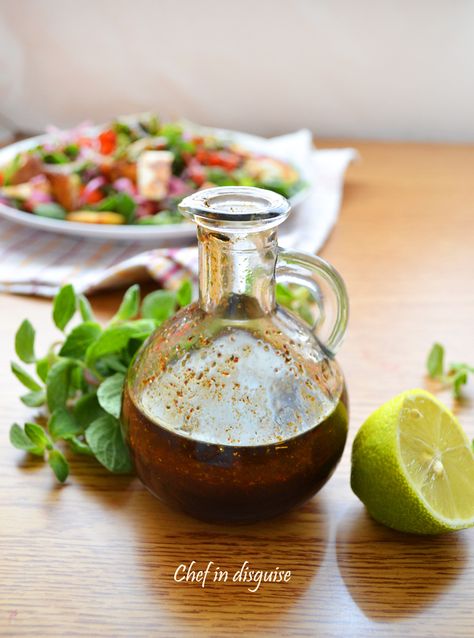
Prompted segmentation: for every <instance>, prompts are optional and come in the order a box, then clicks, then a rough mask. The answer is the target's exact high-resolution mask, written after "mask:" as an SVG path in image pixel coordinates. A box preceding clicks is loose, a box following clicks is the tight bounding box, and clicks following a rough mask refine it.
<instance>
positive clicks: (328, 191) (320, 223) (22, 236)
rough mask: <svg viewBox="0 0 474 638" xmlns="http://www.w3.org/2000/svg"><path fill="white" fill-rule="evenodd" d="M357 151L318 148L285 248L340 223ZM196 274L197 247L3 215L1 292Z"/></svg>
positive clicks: (44, 291)
mask: <svg viewBox="0 0 474 638" xmlns="http://www.w3.org/2000/svg"><path fill="white" fill-rule="evenodd" d="M355 156H356V152H355V151H354V149H349V148H346V149H329V150H315V151H314V152H313V153H312V155H311V167H310V169H311V174H312V176H313V183H312V188H311V191H310V193H309V195H308V197H307V199H306V200H305V201H304V202H303V203H302V204H300V205H299V206H298V207H297V208H296V209H295V211H294V212H293V214H292V215H290V217H289V219H288V220H287V221H286V222H285V223H284V224H283V226H282V227H281V230H280V233H279V235H280V244H281V245H282V246H283V247H285V248H293V249H298V250H303V251H306V252H312V253H314V252H317V251H318V250H319V249H320V248H321V246H322V245H323V243H324V241H325V240H326V238H327V237H328V235H329V233H330V232H331V229H332V228H333V226H334V224H335V223H336V221H337V217H338V214H339V208H340V202H341V197H342V190H343V183H344V173H345V170H346V168H347V166H348V164H349V163H350V162H351V160H352V159H354V157H355ZM65 223H67V222H65ZM196 273H197V250H196V247H195V246H187V247H173V248H160V249H156V250H150V249H149V244H145V245H144V244H140V243H139V242H131V243H128V244H123V243H114V242H111V241H96V240H91V239H85V238H76V237H67V236H63V235H56V234H53V233H49V232H43V231H38V230H36V229H30V228H25V227H23V226H19V225H17V224H15V223H13V222H11V221H9V220H6V219H0V292H10V293H17V294H33V295H40V296H45V297H51V296H53V295H54V294H55V293H56V291H57V290H58V288H59V287H60V286H61V285H63V284H65V283H72V284H73V285H74V287H75V289H76V290H77V291H78V292H82V293H90V292H94V291H97V290H102V289H106V288H117V287H121V286H125V285H128V284H130V283H131V282H135V281H143V280H145V279H147V278H148V279H149V278H152V279H155V280H156V281H157V282H158V283H159V284H160V285H161V286H164V287H170V288H172V287H176V286H177V285H179V281H180V280H181V279H182V278H183V276H184V275H185V274H186V275H187V276H190V275H191V276H193V275H196Z"/></svg>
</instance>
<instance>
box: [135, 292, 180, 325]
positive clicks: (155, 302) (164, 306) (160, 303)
mask: <svg viewBox="0 0 474 638" xmlns="http://www.w3.org/2000/svg"><path fill="white" fill-rule="evenodd" d="M175 309H176V293H174V292H172V291H171V290H155V291H154V292H151V293H150V294H149V295H147V296H146V297H145V299H144V300H143V303H142V315H143V317H146V318H147V319H154V320H155V321H156V322H157V323H158V325H160V324H161V323H163V321H165V320H166V319H168V318H169V317H171V315H172V314H173V313H174V311H175Z"/></svg>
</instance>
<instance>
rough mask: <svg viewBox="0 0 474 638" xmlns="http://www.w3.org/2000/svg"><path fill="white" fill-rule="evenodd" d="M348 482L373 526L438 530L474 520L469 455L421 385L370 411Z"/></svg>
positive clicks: (449, 418)
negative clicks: (373, 520)
mask: <svg viewBox="0 0 474 638" xmlns="http://www.w3.org/2000/svg"><path fill="white" fill-rule="evenodd" d="M351 486H352V489H353V491H354V492H355V494H356V495H357V496H358V497H359V498H360V500H361V501H362V502H363V503H364V505H365V506H366V507H367V509H368V511H369V513H370V514H371V515H372V516H373V518H375V519H376V520H377V521H379V522H380V523H383V524H385V525H388V527H392V528H394V529H397V530H400V531H403V532H412V533H415V534H439V533H440V532H451V531H454V530H458V529H463V528H465V527H470V526H471V525H474V454H473V451H472V447H471V444H470V442H469V439H468V438H467V436H466V434H465V432H464V430H463V429H462V427H461V425H460V423H459V422H458V420H457V419H456V418H455V417H454V415H453V414H452V413H451V412H450V411H449V410H448V409H447V408H446V406H444V405H443V404H442V403H441V402H440V401H438V399H436V397H434V396H433V395H431V394H430V393H429V392H426V391H425V390H409V391H407V392H403V393H402V394H400V395H398V396H396V397H395V398H393V399H392V400H391V401H388V403H385V404H384V405H382V406H381V407H380V408H379V409H378V410H376V411H375V412H374V413H373V414H372V415H371V416H370V417H369V418H368V419H367V421H365V423H364V424H363V425H362V427H361V428H360V430H359V432H358V433H357V436H356V438H355V440H354V445H353V447H352V471H351Z"/></svg>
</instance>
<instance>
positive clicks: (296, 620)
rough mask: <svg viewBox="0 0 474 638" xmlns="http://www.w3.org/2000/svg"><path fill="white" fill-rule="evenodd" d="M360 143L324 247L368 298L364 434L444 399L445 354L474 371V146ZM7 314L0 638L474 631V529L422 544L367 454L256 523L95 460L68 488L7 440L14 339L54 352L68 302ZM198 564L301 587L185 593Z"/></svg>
mask: <svg viewBox="0 0 474 638" xmlns="http://www.w3.org/2000/svg"><path fill="white" fill-rule="evenodd" d="M349 143H351V142H350V141H349ZM332 144H333V143H329V142H328V143H327V144H326V145H327V146H330V145H332ZM352 144H353V145H354V146H356V147H357V148H358V149H359V150H360V154H361V160H360V161H358V162H357V163H355V164H354V165H353V166H352V167H351V168H350V170H349V172H348V176H347V182H346V188H345V194H344V203H343V208H342V214H341V219H340V223H339V224H338V226H337V228H336V230H335V231H334V233H333V235H332V237H331V238H330V240H329V242H328V243H327V245H326V247H325V249H324V251H323V255H324V257H326V258H327V259H329V260H330V261H331V262H332V263H334V265H335V266H336V267H337V268H338V269H339V270H340V272H341V273H342V274H343V276H344V278H345V279H346V282H347V285H348V289H349V293H350V297H351V302H352V316H351V322H350V332H349V334H348V337H347V341H346V344H345V345H344V347H343V349H342V351H341V354H340V361H341V363H342V365H343V367H344V370H345V372H346V374H347V379H348V386H349V392H350V399H351V439H352V438H353V436H354V433H355V432H356V430H357V428H358V427H359V425H360V424H361V423H362V421H363V420H364V419H365V417H366V416H367V415H368V414H369V413H370V412H371V411H372V410H373V409H374V408H376V407H377V406H379V405H380V404H381V403H383V402H384V401H385V400H387V399H389V398H390V397H391V396H392V395H394V394H396V393H398V392H400V391H402V390H405V389H407V388H411V387H416V386H424V387H426V386H427V381H426V379H425V378H424V365H425V356H426V353H427V351H428V350H429V348H430V346H431V344H432V342H433V341H435V340H440V341H442V342H443V343H444V344H445V345H446V347H447V350H448V356H449V358H451V359H452V360H464V358H467V360H468V361H470V362H471V363H472V362H474V343H473V341H474V340H473V320H474V285H473V279H472V277H473V273H474V250H473V249H474V241H473V240H474V211H473V207H474V204H473V202H474V179H473V174H474V170H473V169H474V147H468V146H466V147H463V146H437V145H417V144H384V143H359V142H352ZM117 299H118V297H117V295H108V296H101V297H97V298H95V300H94V306H95V307H96V309H97V310H98V311H99V313H101V315H102V316H104V317H105V316H106V315H108V314H109V313H110V311H111V310H112V308H113V307H114V306H115V304H116V303H117ZM0 312H1V315H0V316H1V344H2V345H1V374H2V386H1V391H0V392H1V397H0V399H1V412H0V414H1V421H2V424H1V425H2V428H1V431H2V439H1V445H0V478H1V489H0V635H2V636H27V635H28V636H29V635H31V636H32V635H35V636H41V637H43V636H45V637H48V638H49V637H51V636H94V637H95V636H110V637H117V636H130V637H133V638H135V637H140V636H147V637H149V636H165V637H170V636H195V637H199V636H204V637H206V638H207V637H209V636H216V637H220V636H237V635H246V636H271V635H274V634H277V635H280V636H285V637H286V636H364V637H365V636H397V637H398V636H401V635H406V636H430V637H433V636H443V637H444V636H449V637H451V638H452V637H455V636H472V635H473V634H474V549H473V544H474V529H471V530H468V531H465V532H461V533H458V534H456V535H452V536H445V537H439V538H417V537H411V536H408V535H402V534H397V533H395V532H392V531H390V530H388V529H385V528H383V527H382V526H380V525H378V524H376V523H374V522H373V521H372V520H371V519H369V518H368V517H367V515H366V514H365V512H364V509H363V507H362V505H361V504H360V503H359V501H358V500H357V499H356V497H355V496H354V495H353V493H352V492H351V489H350V487H349V461H350V443H351V441H349V444H348V445H347V448H346V451H345V454H344V457H343V461H342V463H341V465H340V467H339V468H338V470H337V472H336V474H335V476H334V477H333V479H332V480H331V481H330V483H329V484H328V485H327V486H326V487H325V488H324V490H323V491H322V492H321V493H320V495H318V496H317V497H316V498H314V499H313V500H312V501H311V502H309V503H307V504H306V505H305V506H304V507H303V508H301V509H299V510H297V511H295V512H293V513H291V514H289V515H287V516H285V517H283V518H280V519H278V520H274V521H271V522H267V523H263V524H259V525H254V526H249V527H231V528H225V527H217V526H213V525H208V524H204V523H199V522H195V521H193V520H191V519H189V518H187V517H185V516H184V515H180V514H178V513H175V512H172V511H170V510H168V509H167V508H166V507H165V506H164V505H162V504H160V503H159V502H158V501H156V500H154V499H153V498H152V497H151V496H150V495H149V494H148V493H147V492H146V491H145V490H144V489H143V488H142V487H141V485H140V484H139V482H138V481H137V480H131V479H128V478H123V477H122V478H120V477H116V476H111V475H109V474H107V472H106V471H105V470H102V469H101V468H100V467H99V466H97V465H96V464H94V462H92V461H87V460H79V461H74V462H73V464H72V478H71V480H69V481H68V484H67V485H66V486H64V487H58V485H57V484H56V483H55V482H54V479H53V477H52V474H51V472H50V470H49V468H48V467H45V466H43V465H42V464H41V463H40V462H35V461H31V460H25V459H24V457H23V455H22V453H21V452H19V451H17V450H15V449H13V448H11V447H10V446H9V444H8V441H7V438H8V428H9V426H10V424H11V423H12V422H13V421H21V420H22V419H25V417H26V415H27V414H28V410H27V409H26V408H24V407H23V406H22V404H21V403H19V401H18V400H17V396H18V394H19V392H20V387H19V384H18V383H17V382H16V380H14V379H12V377H11V375H10V374H9V372H8V360H9V359H10V357H11V356H12V347H11V344H12V340H13V334H14V331H15V329H16V326H17V325H18V324H19V322H20V321H21V319H22V318H24V317H29V318H30V319H31V320H33V322H34V324H35V325H36V326H41V330H40V341H41V342H42V343H43V344H44V345H45V346H46V344H47V343H48V342H49V341H50V340H51V338H52V336H53V331H52V329H51V328H50V321H49V316H50V304H49V302H47V301H43V300H39V299H30V298H25V297H12V296H2V297H0ZM441 396H442V397H443V396H446V395H441ZM468 396H470V397H471V399H468V400H466V401H465V402H464V403H463V404H462V405H457V406H455V408H456V410H457V411H458V413H459V416H460V418H461V420H462V422H463V423H464V425H465V427H466V429H467V431H468V433H469V435H470V436H474V409H473V405H472V402H471V401H472V396H473V394H472V389H471V392H470V394H469V391H468ZM446 398H447V400H448V402H449V404H451V400H450V399H449V397H447V396H446ZM193 560H194V561H196V562H197V566H198V567H199V568H202V567H203V566H205V565H206V564H207V563H208V562H209V561H214V563H215V564H216V565H219V566H220V567H221V568H223V569H227V570H229V571H234V570H236V569H237V568H238V567H239V566H240V565H241V564H242V563H243V562H244V561H246V560H247V561H249V562H250V564H251V565H252V566H253V567H255V568H259V569H274V568H275V567H276V566H279V567H280V568H281V569H283V568H284V569H288V570H291V572H292V577H291V580H290V581H289V582H288V583H286V584H279V583H274V584H264V585H262V586H261V588H260V589H259V590H258V591H257V592H256V593H250V592H249V591H248V590H247V586H246V585H244V584H239V583H235V584H234V583H231V582H227V583H212V582H210V583H208V584H207V585H206V587H205V588H202V587H200V586H199V585H198V584H196V583H194V584H191V583H188V584H186V583H177V582H174V580H173V574H174V572H175V570H176V568H177V567H178V566H179V565H180V564H181V563H185V564H189V563H190V562H191V561H193Z"/></svg>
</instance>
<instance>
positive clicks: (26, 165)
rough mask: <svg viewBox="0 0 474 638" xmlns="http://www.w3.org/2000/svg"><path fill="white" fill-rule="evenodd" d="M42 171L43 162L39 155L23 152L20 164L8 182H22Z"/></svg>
mask: <svg viewBox="0 0 474 638" xmlns="http://www.w3.org/2000/svg"><path fill="white" fill-rule="evenodd" d="M42 173H43V162H42V161H41V160H40V159H39V157H35V156H34V155H29V154H25V155H23V157H22V159H21V163H20V166H19V168H18V170H17V171H16V172H15V174H14V175H13V176H12V177H11V179H10V184H24V183H25V182H29V181H30V179H32V178H33V177H36V176H37V175H41V174H42Z"/></svg>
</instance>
